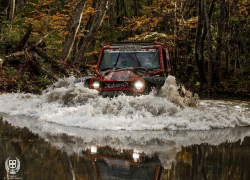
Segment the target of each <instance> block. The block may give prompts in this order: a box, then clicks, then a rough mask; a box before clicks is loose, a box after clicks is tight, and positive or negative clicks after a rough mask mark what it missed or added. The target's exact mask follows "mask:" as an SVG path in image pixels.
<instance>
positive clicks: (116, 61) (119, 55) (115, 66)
mask: <svg viewBox="0 0 250 180" xmlns="http://www.w3.org/2000/svg"><path fill="white" fill-rule="evenodd" d="M120 54H121V52H119V54H118V56H117V59H116V61H115V65H114V66H113V68H115V67H116V66H117V63H118V60H119V57H120Z"/></svg>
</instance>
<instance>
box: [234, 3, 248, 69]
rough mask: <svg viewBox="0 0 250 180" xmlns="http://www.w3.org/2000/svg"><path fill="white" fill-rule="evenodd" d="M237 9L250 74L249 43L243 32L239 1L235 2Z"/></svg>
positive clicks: (241, 38)
mask: <svg viewBox="0 0 250 180" xmlns="http://www.w3.org/2000/svg"><path fill="white" fill-rule="evenodd" d="M235 7H236V12H237V16H238V18H239V21H238V22H239V23H238V24H239V34H240V42H241V44H242V47H243V51H244V56H245V59H246V63H247V66H248V72H250V57H249V50H248V47H247V42H246V38H245V37H244V32H243V26H242V22H241V15H240V12H239V7H238V6H237V1H236V2H235Z"/></svg>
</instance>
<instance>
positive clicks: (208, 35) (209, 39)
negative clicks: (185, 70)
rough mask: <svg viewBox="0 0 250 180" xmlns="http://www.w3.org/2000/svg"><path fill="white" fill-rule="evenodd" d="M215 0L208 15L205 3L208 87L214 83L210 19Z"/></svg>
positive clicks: (205, 3)
mask: <svg viewBox="0 0 250 180" xmlns="http://www.w3.org/2000/svg"><path fill="white" fill-rule="evenodd" d="M214 3H215V0H213V1H212V4H211V6H210V10H209V13H208V9H207V2H206V1H204V11H205V15H206V29H207V43H208V86H209V87H211V85H212V84H211V83H212V72H213V71H212V61H213V56H212V51H213V50H212V43H211V30H210V19H211V16H212V12H213V8H214Z"/></svg>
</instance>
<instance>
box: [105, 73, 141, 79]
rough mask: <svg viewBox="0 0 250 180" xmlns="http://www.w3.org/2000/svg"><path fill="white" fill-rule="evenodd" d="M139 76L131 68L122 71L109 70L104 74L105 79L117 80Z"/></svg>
mask: <svg viewBox="0 0 250 180" xmlns="http://www.w3.org/2000/svg"><path fill="white" fill-rule="evenodd" d="M138 77H139V76H138V75H137V74H136V73H134V72H133V71H131V70H122V71H111V72H110V73H108V74H107V75H106V76H105V79H110V80H117V81H129V80H131V79H133V78H138Z"/></svg>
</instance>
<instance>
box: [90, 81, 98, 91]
mask: <svg viewBox="0 0 250 180" xmlns="http://www.w3.org/2000/svg"><path fill="white" fill-rule="evenodd" d="M92 86H93V88H94V89H99V87H100V82H99V81H94V82H93V84H92Z"/></svg>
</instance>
